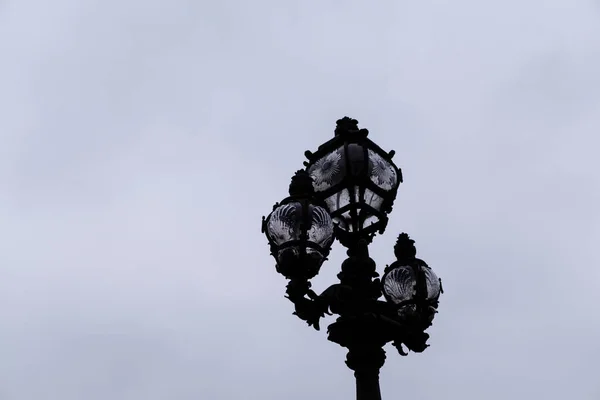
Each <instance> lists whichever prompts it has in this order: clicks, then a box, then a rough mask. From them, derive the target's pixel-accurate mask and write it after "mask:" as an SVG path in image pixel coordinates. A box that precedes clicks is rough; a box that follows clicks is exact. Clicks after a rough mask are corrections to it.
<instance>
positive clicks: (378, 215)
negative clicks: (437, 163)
mask: <svg viewBox="0 0 600 400" xmlns="http://www.w3.org/2000/svg"><path fill="white" fill-rule="evenodd" d="M368 133H369V132H368V130H366V129H358V121H356V120H355V119H351V118H348V117H345V118H343V119H340V120H338V121H337V127H336V130H335V136H334V138H333V139H331V140H330V141H328V142H326V143H324V144H323V145H321V146H320V147H319V149H318V150H317V151H316V152H314V153H312V152H310V151H307V152H306V153H305V155H306V157H307V158H308V161H307V162H305V165H306V170H307V172H308V173H309V174H310V176H311V178H312V179H313V186H314V190H315V196H316V197H317V198H318V199H320V200H322V201H323V202H324V203H325V205H326V206H327V209H328V210H329V213H330V215H331V217H332V220H333V222H334V225H335V230H336V238H337V239H338V240H339V241H340V242H341V243H342V244H343V245H344V246H346V247H350V246H351V245H352V244H354V243H356V242H357V241H358V240H360V239H368V240H369V241H370V240H371V239H372V237H373V236H374V235H375V233H376V232H379V233H383V231H384V230H385V227H386V225H387V214H388V213H389V212H390V211H391V209H392V205H393V202H394V199H395V198H396V193H397V191H398V186H399V185H400V183H401V182H402V173H401V170H400V169H399V168H398V167H396V165H395V164H394V163H393V162H392V157H393V155H394V152H393V151H391V152H385V151H383V150H382V149H381V148H380V147H379V146H377V145H376V144H375V143H374V142H372V141H371V140H369V139H368V137H367V136H368Z"/></svg>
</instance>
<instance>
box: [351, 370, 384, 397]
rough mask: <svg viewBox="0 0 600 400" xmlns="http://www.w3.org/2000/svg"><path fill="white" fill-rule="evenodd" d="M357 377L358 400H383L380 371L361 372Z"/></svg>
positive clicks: (357, 373) (355, 374) (356, 374)
mask: <svg viewBox="0 0 600 400" xmlns="http://www.w3.org/2000/svg"><path fill="white" fill-rule="evenodd" d="M354 376H355V377H356V400H381V390H380V389H379V370H374V371H360V372H356V373H354Z"/></svg>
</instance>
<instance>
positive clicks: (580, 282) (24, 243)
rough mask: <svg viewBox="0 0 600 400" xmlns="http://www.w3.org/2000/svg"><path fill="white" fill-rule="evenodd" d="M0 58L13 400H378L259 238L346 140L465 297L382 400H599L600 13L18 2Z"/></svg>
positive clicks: (1, 347)
mask: <svg viewBox="0 0 600 400" xmlns="http://www.w3.org/2000/svg"><path fill="white" fill-rule="evenodd" d="M0 52H1V53H0V54H1V61H0V88H1V89H0V139H1V146H0V223H1V225H2V232H3V233H2V238H1V239H2V240H1V241H0V243H1V244H0V263H1V269H0V320H1V321H2V329H0V354H1V356H0V399H2V400H29V399H31V400H39V399H44V400H54V399H56V400H81V399H89V400H96V399H98V400H106V399H111V400H121V399H122V400H138V399H144V400H155V399H156V400H163V399H178V400H187V399H190V400H191V399H194V400H197V399H203V400H204V399H207V400H208V399H210V400H213V399H214V400H220V399H227V400H231V399H236V400H237V399H240V400H245V399H248V400H250V399H265V400H268V399H290V400H296V399H306V398H311V399H321V398H323V399H325V398H327V399H340V400H341V399H350V398H353V396H354V381H353V379H354V378H353V376H352V373H351V371H350V370H348V369H347V368H346V366H345V365H344V358H345V351H344V350H343V349H342V348H340V347H337V346H336V345H334V344H333V343H329V342H328V341H327V340H326V337H325V333H324V332H315V331H313V330H311V329H309V328H308V327H307V326H305V325H304V324H303V322H302V321H300V320H299V319H297V318H296V317H295V316H293V315H291V312H292V311H293V306H292V304H291V303H289V302H288V301H287V300H285V299H284V298H283V295H284V290H285V289H284V286H285V280H284V279H283V278H281V277H280V276H278V275H277V274H276V272H275V270H274V261H273V260H272V259H271V258H270V256H269V254H268V248H267V245H266V240H265V239H264V237H262V236H261V234H260V218H261V216H262V215H264V214H266V213H268V212H269V210H270V208H271V206H272V204H273V203H274V202H275V201H278V200H280V199H281V198H282V197H284V196H285V194H286V190H287V186H288V184H289V177H290V176H291V175H292V174H293V172H294V171H295V170H296V169H298V168H299V167H301V163H302V161H303V152H304V150H306V149H312V150H314V149H316V147H317V146H318V145H319V144H320V143H321V142H323V141H325V140H327V139H329V138H330V137H331V136H332V135H333V128H334V125H335V120H336V119H338V118H341V117H343V116H344V115H348V116H351V117H354V118H357V119H358V120H359V121H360V123H361V126H363V127H367V128H369V130H370V131H371V137H372V138H373V139H374V140H375V141H377V142H378V143H379V144H380V145H381V146H382V147H383V148H385V149H395V150H396V151H397V156H396V161H397V163H398V164H399V165H400V166H401V167H402V168H403V172H404V177H405V183H404V184H403V185H402V187H401V190H400V193H399V196H398V200H397V202H396V205H395V210H394V213H393V214H392V215H391V221H390V224H389V227H388V230H387V232H386V234H385V235H384V236H381V237H378V238H377V239H376V240H375V242H374V244H373V245H372V250H371V253H372V256H373V258H374V259H375V260H376V261H377V262H378V265H379V268H380V270H382V269H383V267H384V266H385V264H387V263H390V262H391V261H393V253H392V246H393V243H394V241H395V237H396V235H397V234H398V233H400V232H402V231H406V232H409V233H410V234H411V235H412V236H413V237H414V239H415V240H416V241H417V248H418V250H419V255H420V256H421V257H422V258H424V259H425V260H426V261H427V262H428V263H429V264H430V265H431V266H432V267H433V268H434V270H435V271H436V272H437V273H438V275H440V276H441V277H442V278H443V280H444V287H445V289H446V293H445V295H444V296H443V298H442V300H441V306H440V313H439V314H438V316H437V318H436V321H435V323H434V326H433V327H432V328H431V329H430V334H431V335H432V337H431V339H430V344H431V347H430V348H429V349H428V350H427V351H426V352H425V353H423V354H411V355H410V356H409V357H404V358H402V357H400V356H399V355H398V354H397V353H396V352H395V349H394V348H389V349H388V360H387V363H386V365H385V367H384V369H383V371H382V374H381V378H382V392H383V396H384V398H385V399H399V398H410V399H414V400H421V399H423V400H426V399H438V398H445V399H459V398H460V399H465V400H467V399H468V400H471V399H472V400H480V399H486V400H496V399H506V398H511V399H521V398H544V399H547V400H554V399H564V398H567V397H568V398H572V399H577V400H588V399H589V400H597V399H598V398H600V382H599V380H598V370H599V369H600V366H599V363H600V361H599V360H600V344H598V337H600V317H599V316H598V306H597V303H598V300H599V295H598V290H599V289H600V283H599V282H600V272H599V269H598V261H599V256H598V252H597V251H596V247H595V246H597V243H598V240H599V239H600V230H599V227H600V221H599V213H598V212H597V207H598V204H600V178H599V175H598V170H599V168H600V160H598V159H597V158H596V157H595V155H596V153H597V152H598V150H597V149H598V148H599V147H600V139H599V138H598V136H597V135H598V132H600V74H599V71H600V4H599V3H598V2H597V1H596V2H595V3H594V2H593V1H584V0H503V1H476V0H471V1H468V0H454V1H441V0H437V1H434V0H429V1H380V2H366V1H349V0H346V1H332V0H319V1H308V0H305V1H302V2H300V1H287V2H282V1H275V0H271V1H252V2H249V1H248V2H244V1H226V0H222V1H218V2H217V1H213V2H208V1H198V0H170V1H166V0H163V1H158V0H145V1H140V0H120V1H106V0H105V1H99V0H89V1H82V0H56V1H52V2H50V1H40V0H37V1H36V0H4V1H2V2H0ZM343 258H344V253H343V251H342V249H340V247H339V245H337V246H336V249H335V250H334V253H333V256H332V257H331V260H330V261H329V262H328V263H327V264H326V265H325V266H324V268H323V272H322V275H320V276H319V277H317V278H316V279H315V282H314V286H315V288H316V289H317V290H318V291H320V290H323V289H325V288H326V287H327V286H328V284H330V283H332V282H334V281H335V274H336V273H337V271H338V269H339V263H340V262H341V261H342V260H343Z"/></svg>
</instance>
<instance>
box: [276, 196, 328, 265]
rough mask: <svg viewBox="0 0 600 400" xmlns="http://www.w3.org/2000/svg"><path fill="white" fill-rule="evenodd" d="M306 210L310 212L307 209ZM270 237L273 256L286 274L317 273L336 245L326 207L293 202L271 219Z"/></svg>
mask: <svg viewBox="0 0 600 400" xmlns="http://www.w3.org/2000/svg"><path fill="white" fill-rule="evenodd" d="M304 207H306V210H305V208H304ZM266 234H267V237H268V238H269V240H270V242H271V243H272V244H273V251H274V253H273V255H274V256H275V258H276V259H277V263H278V265H279V266H280V269H281V272H282V273H284V274H285V275H293V274H296V273H300V271H294V270H293V269H297V268H302V269H304V270H305V271H309V274H308V275H312V274H316V272H317V271H318V270H319V268H320V266H321V264H322V263H323V261H324V260H325V257H326V256H327V254H328V252H329V248H330V247H331V244H332V242H333V221H332V220H331V217H330V216H329V213H328V212H327V210H326V209H324V208H323V207H319V206H315V205H313V204H310V203H306V202H300V201H291V202H289V203H285V204H282V205H280V206H279V207H277V208H276V209H275V210H274V211H273V212H272V213H271V215H270V216H269V218H268V222H267V225H266Z"/></svg>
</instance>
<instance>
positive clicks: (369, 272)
mask: <svg viewBox="0 0 600 400" xmlns="http://www.w3.org/2000/svg"><path fill="white" fill-rule="evenodd" d="M368 133H369V132H368V131H367V130H366V129H359V128H358V121H356V120H354V119H351V118H348V117H344V118H342V119H340V120H338V121H337V127H336V129H335V136H334V137H333V139H331V140H329V141H327V142H325V143H324V144H322V145H321V146H319V148H318V149H317V151H315V152H314V153H313V152H310V151H307V152H306V153H305V155H306V157H307V159H308V161H306V162H305V163H304V165H305V167H306V168H305V169H303V170H299V171H297V172H296V174H295V175H294V177H293V178H292V182H291V184H290V187H289V197H287V198H285V199H284V200H282V201H281V202H280V203H277V204H275V206H274V207H273V211H272V212H271V213H270V214H269V215H268V216H267V217H263V223H262V231H263V233H264V234H265V235H266V237H267V240H268V242H269V245H270V248H271V254H272V255H273V256H274V257H275V260H276V262H277V264H276V269H277V272H279V273H281V274H282V275H284V276H285V277H286V278H287V279H289V283H288V285H287V289H286V294H287V296H286V297H287V298H288V299H289V300H290V301H292V302H293V303H294V307H295V312H294V314H295V315H297V316H298V317H299V318H300V319H302V320H304V321H305V322H306V323H308V325H309V326H313V327H314V328H315V329H317V330H319V329H320V325H319V321H320V319H321V318H323V317H324V316H325V314H329V315H331V314H332V313H333V314H336V315H338V317H337V319H336V320H335V322H334V323H332V324H331V325H329V327H328V328H327V332H328V339H329V340H330V341H332V342H334V343H337V344H339V345H341V346H343V347H345V348H347V349H348V354H347V358H346V365H347V366H348V367H349V368H350V369H352V370H353V371H354V375H355V377H356V393H357V399H358V400H380V399H381V392H380V389H379V370H380V369H381V367H382V366H383V364H384V362H385V351H384V350H383V347H384V346H385V345H386V344H387V343H389V342H392V344H393V345H394V346H395V347H396V348H397V350H398V352H399V353H400V354H401V355H403V356H405V355H407V354H408V353H407V351H406V349H407V350H410V351H413V352H417V353H419V352H422V351H424V350H425V349H426V348H427V347H428V345H427V343H426V342H427V339H428V338H429V335H428V334H427V333H425V330H426V329H427V328H428V327H429V326H431V322H432V320H433V317H434V315H435V313H436V312H437V311H436V309H437V306H438V299H439V296H440V294H441V293H442V285H441V280H440V279H439V278H438V277H437V276H436V275H435V274H434V272H433V271H432V270H431V268H429V266H428V265H427V264H426V263H425V262H424V261H423V260H421V259H418V258H416V248H415V246H414V241H413V240H412V239H410V237H409V236H408V235H407V234H406V233H402V234H400V235H399V236H398V240H397V242H396V245H395V246H394V254H395V256H396V260H395V261H394V262H392V264H391V265H389V266H387V267H386V268H385V270H384V274H383V277H382V278H381V279H379V274H378V273H377V271H376V265H375V262H374V261H373V259H371V258H370V257H369V249H368V245H369V244H370V243H371V241H372V240H373V237H374V236H375V235H376V234H377V233H379V234H382V233H383V232H384V231H385V228H386V226H387V222H388V214H389V213H390V212H391V211H392V206H393V203H394V200H395V198H396V194H397V191H398V186H399V185H400V183H401V182H402V173H401V170H400V169H399V168H398V167H397V166H396V165H395V164H394V163H393V161H392V158H393V156H394V151H390V152H385V151H384V150H382V149H381V148H380V147H379V146H378V145H376V144H375V143H374V142H373V141H371V140H370V139H369V138H368ZM335 240H337V241H338V242H340V244H342V245H343V246H344V247H346V248H347V254H348V258H347V259H346V260H345V261H344V262H343V263H342V266H341V272H340V273H339V274H338V275H337V276H338V278H339V280H340V282H339V283H335V284H333V285H331V286H330V287H329V288H327V289H326V290H325V291H324V292H323V293H321V294H320V295H317V294H316V293H315V292H314V291H313V290H312V289H311V284H310V279H311V278H313V277H315V276H316V275H317V274H318V272H319V270H320V268H321V265H322V264H323V262H324V261H325V260H326V259H327V255H328V254H329V251H330V248H331V245H332V244H333V242H334V241H335ZM382 296H383V297H384V300H380V298H381V297H382ZM405 348H406V349H405Z"/></svg>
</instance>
